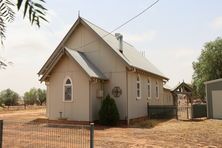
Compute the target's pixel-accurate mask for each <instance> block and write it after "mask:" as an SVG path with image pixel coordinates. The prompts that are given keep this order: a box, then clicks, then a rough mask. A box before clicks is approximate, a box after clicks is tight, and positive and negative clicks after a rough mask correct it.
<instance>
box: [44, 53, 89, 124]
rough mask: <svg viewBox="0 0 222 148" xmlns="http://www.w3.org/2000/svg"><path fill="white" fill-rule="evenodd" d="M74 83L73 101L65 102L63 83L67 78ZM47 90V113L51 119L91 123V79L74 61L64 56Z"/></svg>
mask: <svg viewBox="0 0 222 148" xmlns="http://www.w3.org/2000/svg"><path fill="white" fill-rule="evenodd" d="M67 76H68V77H70V78H71V79H72V83H73V90H72V91H73V101H72V102H64V101H63V83H64V79H65V78H66V77H67ZM47 89H48V90H49V91H48V92H47V96H48V97H47V104H48V105H47V110H48V111H47V113H48V118H49V119H58V118H59V117H60V114H59V112H62V115H63V118H67V119H68V120H75V121H89V77H88V76H87V75H86V73H85V72H84V71H83V70H82V69H81V68H80V66H79V65H78V64H76V63H75V62H74V60H72V59H70V58H69V57H68V56H63V57H62V59H61V60H60V61H59V63H58V64H57V65H56V66H55V68H54V69H53V71H52V72H51V77H50V79H49V84H48V87H47Z"/></svg>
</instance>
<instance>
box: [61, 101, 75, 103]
mask: <svg viewBox="0 0 222 148" xmlns="http://www.w3.org/2000/svg"><path fill="white" fill-rule="evenodd" d="M63 102H64V103H71V102H73V100H70V101H65V100H63Z"/></svg>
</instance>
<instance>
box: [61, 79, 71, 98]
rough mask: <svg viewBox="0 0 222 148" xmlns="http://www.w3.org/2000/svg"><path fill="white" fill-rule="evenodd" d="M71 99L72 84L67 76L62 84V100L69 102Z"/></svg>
mask: <svg viewBox="0 0 222 148" xmlns="http://www.w3.org/2000/svg"><path fill="white" fill-rule="evenodd" d="M72 100H73V84H72V80H71V78H69V77H67V78H65V80H64V85H63V101H65V102H71V101H72Z"/></svg>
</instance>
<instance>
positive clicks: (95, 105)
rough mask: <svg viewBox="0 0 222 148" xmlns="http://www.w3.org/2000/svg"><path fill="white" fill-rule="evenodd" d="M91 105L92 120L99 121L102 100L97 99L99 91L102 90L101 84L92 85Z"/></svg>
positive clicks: (92, 83)
mask: <svg viewBox="0 0 222 148" xmlns="http://www.w3.org/2000/svg"><path fill="white" fill-rule="evenodd" d="M90 87H91V88H90V94H91V98H90V100H91V101H90V104H91V114H90V119H91V121H93V120H99V109H100V107H101V102H102V98H98V97H97V91H99V90H102V84H101V82H91V83H90Z"/></svg>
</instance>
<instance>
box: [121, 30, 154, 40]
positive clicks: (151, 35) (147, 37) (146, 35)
mask: <svg viewBox="0 0 222 148" xmlns="http://www.w3.org/2000/svg"><path fill="white" fill-rule="evenodd" d="M156 34H157V32H156V31H155V30H150V31H147V32H143V33H140V34H129V33H123V36H124V40H126V41H128V42H133V43H135V42H140V43H141V42H147V41H153V40H154V39H155V38H156Z"/></svg>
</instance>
